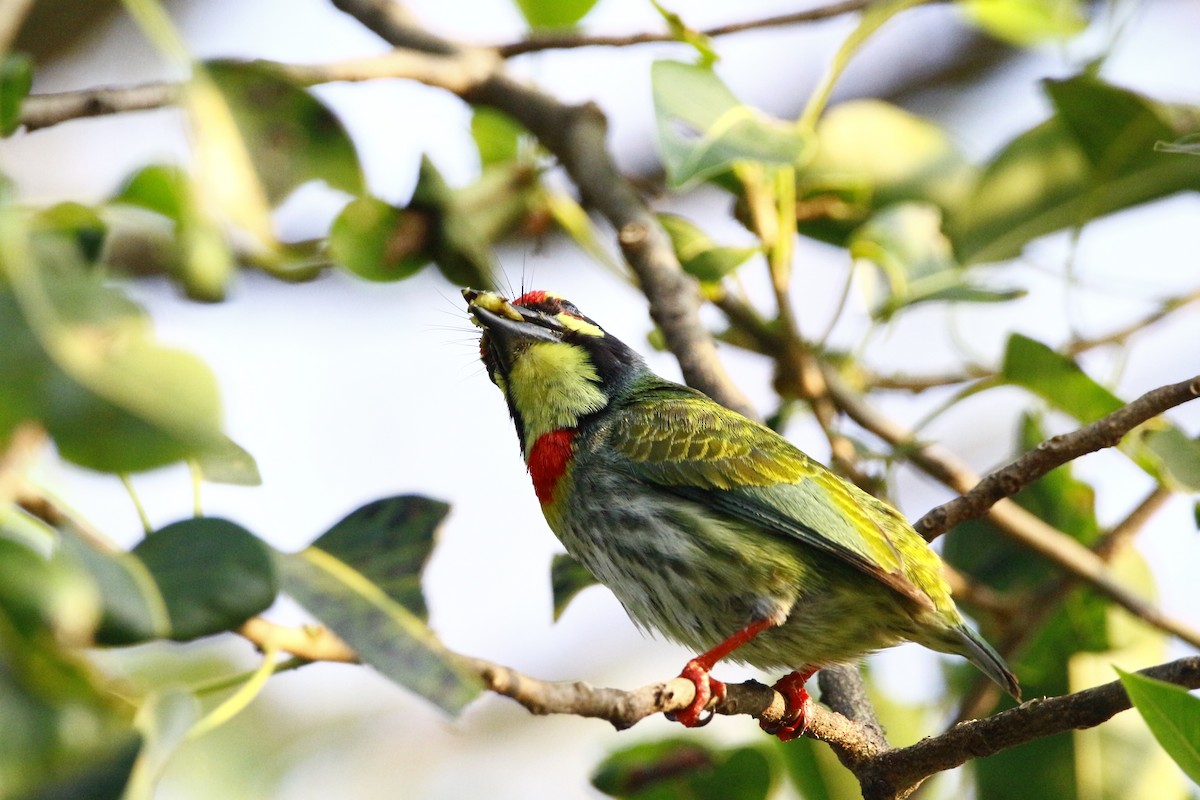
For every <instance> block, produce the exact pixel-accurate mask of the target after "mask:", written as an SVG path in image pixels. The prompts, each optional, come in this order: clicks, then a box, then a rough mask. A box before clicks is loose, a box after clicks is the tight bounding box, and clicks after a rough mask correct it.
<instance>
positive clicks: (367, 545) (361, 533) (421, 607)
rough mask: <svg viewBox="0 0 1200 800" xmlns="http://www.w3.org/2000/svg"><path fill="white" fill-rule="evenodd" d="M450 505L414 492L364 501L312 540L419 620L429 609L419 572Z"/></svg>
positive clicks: (424, 617)
mask: <svg viewBox="0 0 1200 800" xmlns="http://www.w3.org/2000/svg"><path fill="white" fill-rule="evenodd" d="M449 512H450V506H449V505H447V504H446V503H443V502H441V501H438V500H431V499H429V498H428V497H420V496H418V495H400V496H398V497H388V498H384V499H382V500H376V501H375V502H373V503H368V504H367V505H365V506H363V507H362V508H359V509H356V510H355V511H352V512H350V514H349V515H347V516H346V517H345V518H344V519H343V520H341V521H340V522H338V523H337V524H336V525H334V526H333V527H332V528H330V529H329V530H328V531H326V532H325V533H324V534H322V535H321V537H320V538H319V539H317V540H316V541H315V542H313V546H314V547H318V548H320V549H322V550H324V551H325V552H326V553H328V554H329V555H331V556H333V557H335V558H337V559H338V560H340V561H341V562H342V563H344V564H346V565H347V566H349V567H352V568H353V569H355V570H357V571H358V572H359V574H361V575H362V577H364V578H366V579H367V580H369V581H370V582H371V583H373V584H374V585H375V586H377V587H379V588H380V589H382V590H383V592H384V593H385V594H387V596H388V597H390V598H391V599H392V600H395V601H396V602H397V603H400V604H401V605H402V606H404V607H405V608H406V609H408V610H409V611H411V612H412V613H413V614H415V615H416V616H417V617H419V618H420V619H421V620H427V619H428V617H429V610H428V609H427V608H426V607H425V597H424V595H423V594H422V593H421V573H422V572H423V571H424V569H425V562H426V561H427V560H428V559H429V555H430V553H432V552H433V547H434V544H435V543H436V541H437V529H438V526H439V525H441V523H442V520H444V519H445V518H446V514H448V513H449Z"/></svg>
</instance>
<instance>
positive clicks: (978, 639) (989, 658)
mask: <svg viewBox="0 0 1200 800" xmlns="http://www.w3.org/2000/svg"><path fill="white" fill-rule="evenodd" d="M953 632H954V635H955V636H956V637H957V640H958V644H959V646H960V647H959V649H958V652H960V653H961V654H962V655H964V656H966V657H967V659H968V660H969V661H970V662H971V663H972V664H974V665H975V666H977V667H979V669H980V670H982V671H983V674H984V675H987V676H988V677H989V678H991V679H992V680H993V681H995V682H996V683H997V685H999V686H1000V688H1001V689H1003V690H1004V691H1006V692H1008V693H1009V694H1010V695H1012V696H1013V699H1014V700H1016V701H1017V702H1018V703H1019V702H1021V685H1020V684H1019V683H1017V676H1016V675H1014V674H1013V671H1012V670H1011V669H1009V668H1008V665H1007V664H1005V663H1004V659H1003V658H1001V657H1000V654H999V653H997V652H996V651H995V649H994V648H993V647H992V646H991V645H990V644H988V643H987V642H986V641H985V640H984V638H983V637H982V636H980V635H979V634H978V633H976V632H975V631H973V630H971V629H970V628H968V627H967V626H966V625H958V626H957V627H955V628H954V631H953Z"/></svg>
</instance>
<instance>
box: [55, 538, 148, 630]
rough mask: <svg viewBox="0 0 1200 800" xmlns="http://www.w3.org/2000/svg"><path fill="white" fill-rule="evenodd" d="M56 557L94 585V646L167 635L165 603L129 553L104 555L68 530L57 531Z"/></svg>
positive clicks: (139, 561) (144, 571)
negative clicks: (98, 609) (98, 607)
mask: <svg viewBox="0 0 1200 800" xmlns="http://www.w3.org/2000/svg"><path fill="white" fill-rule="evenodd" d="M60 534H61V540H60V542H61V543H60V545H59V548H60V555H56V558H65V559H67V560H68V563H70V564H74V565H77V566H78V567H79V568H81V569H82V570H83V571H84V572H85V573H86V574H87V575H89V576H90V577H91V579H92V580H93V581H94V582H95V584H96V589H97V590H98V592H99V594H100V599H101V604H102V606H103V609H104V612H103V615H102V617H101V620H100V625H99V627H98V628H97V630H96V635H95V638H96V643H97V644H102V645H127V644H137V643H138V642H144V641H148V640H150V639H161V638H165V637H167V636H169V635H170V632H171V618H170V614H169V613H168V610H167V605H166V602H165V601H164V600H163V596H162V595H161V594H160V593H159V590H158V586H157V584H155V582H154V578H153V577H152V576H151V575H150V572H149V571H148V570H147V569H146V566H145V564H143V563H142V562H141V560H139V559H138V558H136V557H134V556H132V555H130V554H129V553H120V552H118V553H106V552H102V551H100V550H99V549H97V548H95V547H94V546H92V545H91V544H90V543H89V542H87V541H86V540H84V539H83V538H82V537H81V536H79V535H78V534H77V533H75V532H73V531H72V530H71V529H70V528H64V529H62V530H61V531H60Z"/></svg>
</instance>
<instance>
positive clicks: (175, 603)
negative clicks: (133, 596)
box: [132, 517, 279, 641]
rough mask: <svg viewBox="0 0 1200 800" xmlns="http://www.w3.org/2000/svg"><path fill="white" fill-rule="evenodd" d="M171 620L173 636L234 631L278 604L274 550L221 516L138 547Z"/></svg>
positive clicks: (170, 530) (173, 528) (189, 522)
mask: <svg viewBox="0 0 1200 800" xmlns="http://www.w3.org/2000/svg"><path fill="white" fill-rule="evenodd" d="M132 555H133V556H135V557H136V558H138V559H140V560H141V562H142V563H143V564H145V566H146V569H147V570H149V572H150V575H151V576H152V577H153V578H154V582H155V584H157V586H158V590H159V592H160V593H161V594H162V598H163V601H164V602H165V603H166V606H167V613H168V615H169V616H170V619H171V632H170V638H172V639H175V640H177V641H189V640H191V639H196V638H199V637H201V636H210V635H212V634H214V633H221V632H223V631H231V630H234V629H236V628H237V627H239V626H240V625H241V624H242V623H243V622H245V621H246V620H248V619H249V618H250V617H252V616H254V615H255V614H258V613H259V612H261V611H265V610H266V609H267V608H268V607H270V605H271V603H273V602H275V594H276V592H277V591H278V589H279V586H278V582H277V580H276V577H275V572H274V569H273V566H272V562H271V556H270V551H269V550H268V548H267V546H266V545H265V544H263V543H262V541H261V540H259V539H258V538H257V537H255V536H254V534H252V533H250V532H249V531H248V530H246V529H245V528H243V527H242V526H240V525H237V524H236V523H233V522H230V521H229V520H225V519H219V518H216V517H199V518H195V519H186V520H182V521H180V522H175V523H172V524H170V525H167V526H166V527H165V528H162V529H160V530H158V531H156V532H155V533H153V534H151V535H149V536H147V537H146V538H145V539H143V540H142V541H141V542H139V543H138V544H137V546H136V547H134V548H133V551H132Z"/></svg>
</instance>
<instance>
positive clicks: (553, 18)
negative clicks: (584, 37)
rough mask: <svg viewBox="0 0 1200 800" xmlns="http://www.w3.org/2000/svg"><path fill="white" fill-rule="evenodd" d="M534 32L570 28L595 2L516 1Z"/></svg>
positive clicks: (565, 0) (566, 0) (582, 0)
mask: <svg viewBox="0 0 1200 800" xmlns="http://www.w3.org/2000/svg"><path fill="white" fill-rule="evenodd" d="M516 3H517V8H519V9H521V15H522V16H523V17H525V21H526V22H528V23H529V27H531V28H533V29H534V30H545V29H554V28H570V27H572V26H573V25H575V23H577V22H579V20H581V19H583V18H584V17H585V16H587V13H588V12H589V11H591V10H592V6H594V5H596V0H516Z"/></svg>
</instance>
